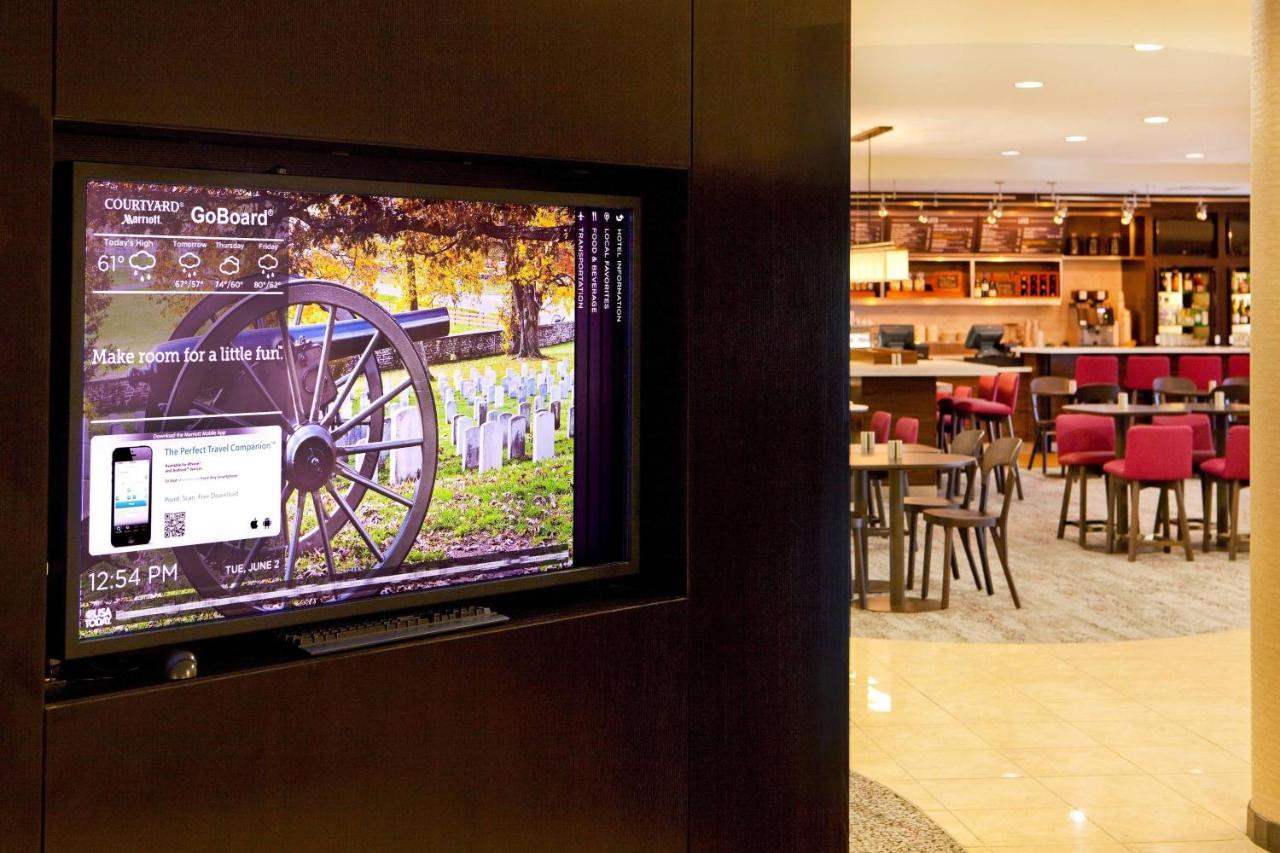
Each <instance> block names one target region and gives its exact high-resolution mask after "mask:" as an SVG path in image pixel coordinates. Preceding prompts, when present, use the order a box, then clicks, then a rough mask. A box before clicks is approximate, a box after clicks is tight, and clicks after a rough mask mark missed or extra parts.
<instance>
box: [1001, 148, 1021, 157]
mask: <svg viewBox="0 0 1280 853" xmlns="http://www.w3.org/2000/svg"><path fill="white" fill-rule="evenodd" d="M1021 153H1022V152H1021V151H1014V150H1012V149H1010V150H1009V151H1001V152H1000V156H1001V157H1017V156H1018V155H1019V154H1021Z"/></svg>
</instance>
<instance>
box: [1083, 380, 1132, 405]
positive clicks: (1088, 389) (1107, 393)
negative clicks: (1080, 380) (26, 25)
mask: <svg viewBox="0 0 1280 853" xmlns="http://www.w3.org/2000/svg"><path fill="white" fill-rule="evenodd" d="M1071 396H1072V397H1073V398H1074V399H1075V401H1076V402H1077V403H1114V402H1115V401H1116V400H1117V399H1119V397H1120V386H1119V385H1114V384H1112V383H1109V382H1094V383H1091V384H1089V385H1077V386H1076V393H1075V394H1073V395H1071Z"/></svg>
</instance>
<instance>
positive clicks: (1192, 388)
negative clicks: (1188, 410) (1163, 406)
mask: <svg viewBox="0 0 1280 853" xmlns="http://www.w3.org/2000/svg"><path fill="white" fill-rule="evenodd" d="M1151 393H1152V396H1154V397H1155V401H1156V403H1181V402H1182V401H1183V400H1187V399H1189V398H1193V397H1195V396H1196V393H1197V388H1196V383H1195V381H1194V380H1191V379H1188V378H1187V377H1185V376H1158V377H1156V379H1155V381H1154V382H1152V383H1151Z"/></svg>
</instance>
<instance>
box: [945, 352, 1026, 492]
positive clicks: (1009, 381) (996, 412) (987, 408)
mask: <svg viewBox="0 0 1280 853" xmlns="http://www.w3.org/2000/svg"><path fill="white" fill-rule="evenodd" d="M983 378H985V377H983ZM1021 382H1022V376H1021V374H1018V373H1013V372H1012V371H1010V372H1007V373H1001V374H1000V375H999V377H998V378H997V379H996V390H995V399H993V400H973V401H967V402H964V403H957V404H956V410H957V411H958V412H960V413H961V414H963V415H967V416H968V417H970V418H972V419H973V421H974V423H975V425H976V424H978V423H981V424H982V426H983V427H984V428H985V429H986V430H987V435H988V437H989V438H990V439H991V440H992V441H993V442H994V441H995V440H996V439H998V438H1000V437H1001V436H1002V435H1004V434H1007V435H1008V436H1013V435H1014V428H1013V413H1014V410H1015V409H1016V407H1017V405H1018V387H1019V385H1020V384H1021ZM1001 479H1003V472H1002V477H1001ZM1013 481H1014V484H1015V485H1016V487H1017V489H1018V500H1022V475H1021V473H1020V469H1019V468H1018V466H1016V465H1015V466H1014V472H1013ZM997 485H999V481H997Z"/></svg>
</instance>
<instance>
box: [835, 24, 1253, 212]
mask: <svg viewBox="0 0 1280 853" xmlns="http://www.w3.org/2000/svg"><path fill="white" fill-rule="evenodd" d="M852 2H853V33H852V37H853V59H852V79H851V82H852V111H851V112H852V122H851V128H850V130H851V133H857V132H858V131H860V130H862V129H864V128H867V127H871V126H874V125H892V126H893V128H894V129H893V131H892V132H891V133H888V134H885V135H883V136H880V137H878V138H876V139H875V140H873V141H872V143H871V153H872V160H871V166H872V175H871V187H872V189H873V190H874V191H876V192H880V191H885V192H889V191H891V190H892V189H894V188H896V189H898V190H902V191H913V192H934V191H936V192H973V191H979V192H991V191H994V190H995V188H996V185H995V183H994V182H995V181H1003V182H1004V185H1003V189H1004V191H1005V192H1047V191H1049V185H1048V182H1049V181H1055V182H1056V184H1057V191H1058V192H1060V193H1129V192H1139V193H1147V192H1150V193H1153V194H1174V195H1220V194H1227V195H1238V194H1244V193H1247V192H1248V186H1249V71H1250V59H1249V48H1250V33H1249V7H1250V3H1249V0H1217V2H1214V3H1204V2H1203V0H1197V2H1188V0H1107V2H1101V0H1072V2H1049V0H1036V2H1026V0H1020V2H1014V0H948V2H945V3H939V2H936V0H852ZM1138 42H1156V43H1160V44H1163V45H1165V48H1164V50H1161V51H1158V52H1153V53H1140V52H1138V51H1135V50H1134V49H1133V45H1134V44H1135V43H1138ZM1020 80H1039V81H1042V82H1043V83H1044V87H1043V88H1041V89H1028V90H1023V89H1017V88H1015V87H1014V85H1013V84H1014V82H1016V81H1020ZM1149 115H1164V116H1168V117H1169V123H1168V124H1163V125H1150V124H1145V123H1144V122H1143V117H1145V116H1149ZM1075 134H1079V135H1084V136H1087V137H1088V141H1086V142H1081V143H1068V142H1066V141H1065V139H1064V138H1065V137H1066V136H1068V135H1075ZM1006 150H1016V151H1019V152H1021V153H1020V155H1019V156H1016V157H1007V156H1002V155H1001V152H1002V151H1006ZM850 151H851V154H852V173H853V174H852V177H853V180H852V188H853V189H855V190H865V189H866V188H867V144H866V143H851V145H850ZM1190 152H1200V153H1202V154H1203V155H1204V157H1203V159H1199V160H1189V159H1187V158H1186V156H1185V155H1186V154H1187V153H1190Z"/></svg>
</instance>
